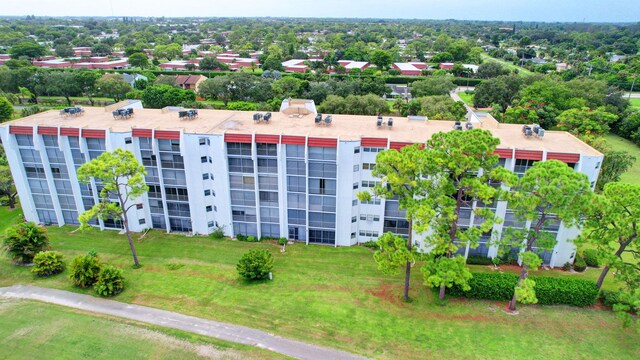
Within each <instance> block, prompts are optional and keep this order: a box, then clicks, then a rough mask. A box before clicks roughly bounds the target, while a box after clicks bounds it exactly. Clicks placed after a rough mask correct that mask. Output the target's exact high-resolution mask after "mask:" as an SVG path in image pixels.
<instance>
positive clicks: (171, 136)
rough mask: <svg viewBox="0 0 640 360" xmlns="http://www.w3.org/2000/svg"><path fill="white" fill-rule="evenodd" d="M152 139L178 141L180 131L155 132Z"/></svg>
mask: <svg viewBox="0 0 640 360" xmlns="http://www.w3.org/2000/svg"><path fill="white" fill-rule="evenodd" d="M153 137H154V138H156V139H160V140H180V131H169V130H156V132H155V134H154V135H153Z"/></svg>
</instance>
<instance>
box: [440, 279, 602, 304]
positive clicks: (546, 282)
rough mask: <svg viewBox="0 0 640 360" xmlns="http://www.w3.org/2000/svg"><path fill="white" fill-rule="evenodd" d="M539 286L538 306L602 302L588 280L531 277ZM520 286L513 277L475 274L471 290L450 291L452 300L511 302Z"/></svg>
mask: <svg viewBox="0 0 640 360" xmlns="http://www.w3.org/2000/svg"><path fill="white" fill-rule="evenodd" d="M529 278H530V279H532V280H533V281H535V282H536V286H535V290H536V297H537V298H538V304H541V305H558V304H565V305H573V306H579V307H584V306H589V305H593V304H595V303H596V300H597V299H598V288H597V287H596V284H595V282H593V281H590V280H584V279H573V278H557V277H547V276H529ZM517 282H518V275H515V274H511V273H473V278H472V279H471V280H470V281H469V286H471V289H470V290H469V291H463V290H462V289H461V288H460V287H459V286H457V285H454V286H453V287H452V288H450V289H448V290H447V291H448V293H449V295H451V296H458V297H460V296H464V297H467V298H472V299H486V300H502V301H509V300H511V298H512V297H513V291H514V288H515V286H516V283H517Z"/></svg>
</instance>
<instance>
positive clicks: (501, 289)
mask: <svg viewBox="0 0 640 360" xmlns="http://www.w3.org/2000/svg"><path fill="white" fill-rule="evenodd" d="M517 282H518V276H517V275H515V274H511V273H473V277H472V278H471V280H469V286H470V287H471V289H470V290H468V291H463V290H462V288H460V287H459V286H457V285H454V286H453V287H452V288H451V289H449V290H448V293H449V294H450V295H451V296H465V297H468V298H472V299H487V300H505V301H507V300H511V298H512V297H513V291H514V289H515V287H516V283H517Z"/></svg>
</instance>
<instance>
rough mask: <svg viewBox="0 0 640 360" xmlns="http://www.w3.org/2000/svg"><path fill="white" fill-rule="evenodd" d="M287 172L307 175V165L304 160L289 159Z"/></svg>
mask: <svg viewBox="0 0 640 360" xmlns="http://www.w3.org/2000/svg"><path fill="white" fill-rule="evenodd" d="M287 174H289V175H303V176H304V175H306V174H307V166H306V165H305V162H304V161H303V160H287Z"/></svg>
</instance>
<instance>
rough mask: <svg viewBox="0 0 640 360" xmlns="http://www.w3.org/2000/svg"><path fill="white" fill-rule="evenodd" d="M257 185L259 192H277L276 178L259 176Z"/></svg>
mask: <svg viewBox="0 0 640 360" xmlns="http://www.w3.org/2000/svg"><path fill="white" fill-rule="evenodd" d="M258 184H259V188H260V190H275V191H277V190H278V178H277V177H276V176H268V175H260V176H258Z"/></svg>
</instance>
